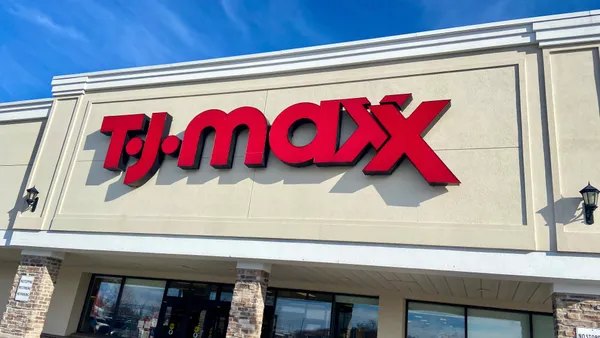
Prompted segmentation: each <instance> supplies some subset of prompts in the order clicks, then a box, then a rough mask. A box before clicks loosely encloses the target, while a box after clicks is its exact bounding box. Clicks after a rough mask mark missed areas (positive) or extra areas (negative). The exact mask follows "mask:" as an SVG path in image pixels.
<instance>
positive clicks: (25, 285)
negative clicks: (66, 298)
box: [0, 250, 64, 338]
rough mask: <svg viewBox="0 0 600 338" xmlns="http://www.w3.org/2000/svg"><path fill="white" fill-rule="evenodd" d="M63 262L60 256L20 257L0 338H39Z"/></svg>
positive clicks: (29, 253) (28, 253) (30, 253)
mask: <svg viewBox="0 0 600 338" xmlns="http://www.w3.org/2000/svg"><path fill="white" fill-rule="evenodd" d="M63 258H64V254H62V253H56V252H48V251H29V250H24V251H23V252H22V253H21V261H20V262H19V266H18V268H17V274H16V275H15V279H14V281H13V286H12V290H11V291H10V297H9V299H8V304H7V305H6V310H5V311H4V314H3V315H2V321H1V322H0V337H19V338H34V337H35V338H39V337H40V335H41V334H42V329H43V328H44V321H45V319H46V312H48V307H49V306H50V299H51V298H52V293H53V291H54V284H55V283H56V279H57V277H58V272H59V270H60V266H61V263H62V260H63ZM22 277H24V278H22ZM19 284H21V285H19Z"/></svg>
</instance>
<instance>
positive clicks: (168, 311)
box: [155, 298, 191, 338]
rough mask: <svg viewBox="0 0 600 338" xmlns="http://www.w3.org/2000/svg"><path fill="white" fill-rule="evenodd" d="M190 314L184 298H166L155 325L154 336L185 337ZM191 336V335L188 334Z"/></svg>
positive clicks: (164, 337) (165, 337)
mask: <svg viewBox="0 0 600 338" xmlns="http://www.w3.org/2000/svg"><path fill="white" fill-rule="evenodd" d="M190 319H191V316H190V311H189V306H188V304H187V302H185V301H184V299H168V298H167V300H165V301H164V302H163V309H162V313H161V316H160V318H159V323H158V326H157V327H156V331H157V332H156V335H155V337H156V338H184V337H186V336H187V335H186V333H187V328H188V324H189V322H190ZM190 337H191V336H190Z"/></svg>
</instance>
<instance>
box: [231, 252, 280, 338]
mask: <svg viewBox="0 0 600 338" xmlns="http://www.w3.org/2000/svg"><path fill="white" fill-rule="evenodd" d="M270 271H271V266H270V265H269V264H262V263H242V262H239V263H238V266H237V280H236V282H235V289H234V290H233V298H232V300H231V310H230V311H229V324H228V325H227V338H259V337H260V334H261V329H262V322H263V312H264V310H265V297H266V295H267V285H268V284H269V273H270Z"/></svg>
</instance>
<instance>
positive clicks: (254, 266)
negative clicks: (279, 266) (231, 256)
mask: <svg viewBox="0 0 600 338" xmlns="http://www.w3.org/2000/svg"><path fill="white" fill-rule="evenodd" d="M237 268H238V269H244V270H262V271H266V272H268V273H271V264H266V263H260V262H237Z"/></svg>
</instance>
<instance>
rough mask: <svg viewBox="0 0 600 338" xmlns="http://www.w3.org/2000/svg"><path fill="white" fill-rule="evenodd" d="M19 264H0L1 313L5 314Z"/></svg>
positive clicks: (7, 262) (5, 262) (6, 262)
mask: <svg viewBox="0 0 600 338" xmlns="http://www.w3.org/2000/svg"><path fill="white" fill-rule="evenodd" d="M17 265H18V262H11V261H2V262H0V313H4V309H6V304H7V303H8V297H9V296H10V291H11V289H12V285H13V281H14V279H15V273H16V272H17Z"/></svg>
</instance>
